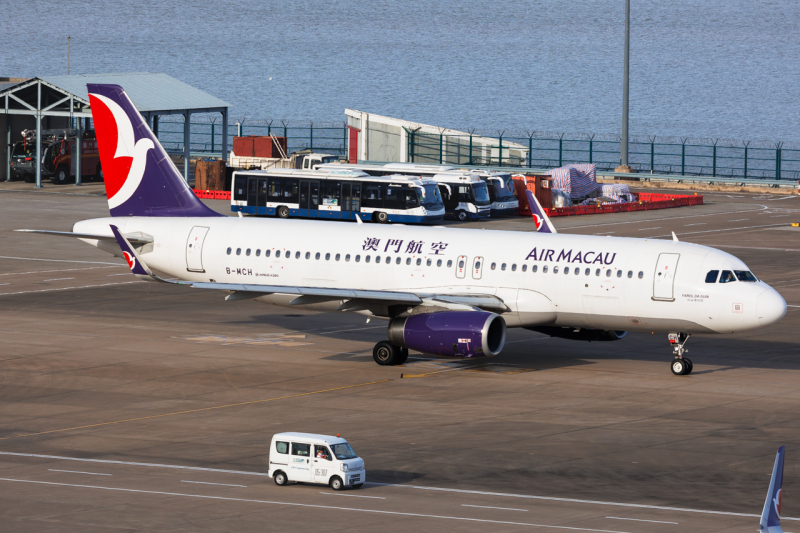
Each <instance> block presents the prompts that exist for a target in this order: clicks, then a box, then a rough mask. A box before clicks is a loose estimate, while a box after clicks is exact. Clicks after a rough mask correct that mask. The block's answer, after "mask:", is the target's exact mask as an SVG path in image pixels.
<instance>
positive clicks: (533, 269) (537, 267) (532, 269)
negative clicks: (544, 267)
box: [531, 265, 539, 272]
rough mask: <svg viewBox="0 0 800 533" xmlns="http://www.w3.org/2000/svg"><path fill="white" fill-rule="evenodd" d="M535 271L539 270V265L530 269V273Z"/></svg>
mask: <svg viewBox="0 0 800 533" xmlns="http://www.w3.org/2000/svg"><path fill="white" fill-rule="evenodd" d="M537 270H539V265H533V266H532V267H531V272H536V271H537Z"/></svg>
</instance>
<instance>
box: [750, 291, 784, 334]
mask: <svg viewBox="0 0 800 533" xmlns="http://www.w3.org/2000/svg"><path fill="white" fill-rule="evenodd" d="M756 313H757V314H758V323H759V324H761V325H762V326H769V325H771V324H774V323H775V322H777V321H778V320H780V319H782V318H783V316H784V315H785V314H786V301H785V300H784V299H783V297H782V296H781V295H780V294H778V291H776V290H775V289H772V288H769V289H767V290H765V291H764V292H762V293H761V295H760V296H759V297H758V300H756Z"/></svg>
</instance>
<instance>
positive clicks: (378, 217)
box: [375, 211, 389, 224]
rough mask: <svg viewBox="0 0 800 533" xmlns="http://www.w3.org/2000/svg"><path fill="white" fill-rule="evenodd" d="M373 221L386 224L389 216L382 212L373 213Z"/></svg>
mask: <svg viewBox="0 0 800 533" xmlns="http://www.w3.org/2000/svg"><path fill="white" fill-rule="evenodd" d="M375 221H376V222H378V223H379V224H386V223H387V222H389V215H388V214H387V213H384V212H383V211H378V212H377V213H375Z"/></svg>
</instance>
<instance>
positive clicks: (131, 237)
mask: <svg viewBox="0 0 800 533" xmlns="http://www.w3.org/2000/svg"><path fill="white" fill-rule="evenodd" d="M14 231H21V232H24V233H41V234H43V235H55V236H56V237H72V238H74V239H94V240H98V241H103V240H105V241H116V240H117V238H116V237H114V235H113V234H111V235H95V234H93V233H75V232H72V231H49V230H45V229H17V230H14ZM125 238H126V239H127V240H128V242H130V243H131V244H150V243H151V242H153V237H151V236H150V235H145V234H144V233H138V232H137V233H126V234H125Z"/></svg>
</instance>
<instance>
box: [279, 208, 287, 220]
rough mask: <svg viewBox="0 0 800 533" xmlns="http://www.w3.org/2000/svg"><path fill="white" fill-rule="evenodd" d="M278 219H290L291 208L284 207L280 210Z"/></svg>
mask: <svg viewBox="0 0 800 533" xmlns="http://www.w3.org/2000/svg"><path fill="white" fill-rule="evenodd" d="M278 218H289V208H288V207H286V206H285V205H282V206H280V207H279V208H278Z"/></svg>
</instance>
